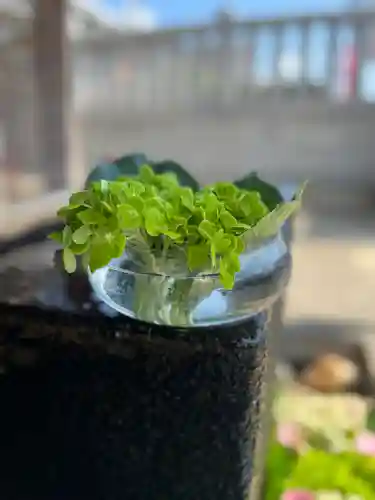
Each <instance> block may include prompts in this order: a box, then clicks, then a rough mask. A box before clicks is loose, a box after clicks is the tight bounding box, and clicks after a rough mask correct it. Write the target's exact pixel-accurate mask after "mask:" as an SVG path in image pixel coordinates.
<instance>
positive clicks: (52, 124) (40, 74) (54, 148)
mask: <svg viewBox="0 0 375 500" xmlns="http://www.w3.org/2000/svg"><path fill="white" fill-rule="evenodd" d="M66 11H67V1H66V0H53V1H51V0H36V2H35V18H34V24H33V42H34V45H33V47H34V78H35V80H34V81H35V91H36V92H35V94H36V104H37V106H36V121H37V123H36V136H37V137H36V140H37V150H38V159H39V165H40V169H41V171H42V172H43V174H44V175H46V178H47V182H48V186H49V189H50V190H56V189H62V188H63V187H64V186H65V183H66V172H67V162H68V133H67V128H68V116H69V99H68V82H69V75H68V74H67V70H68V68H67V63H66V55H67V45H68V40H67V31H66Z"/></svg>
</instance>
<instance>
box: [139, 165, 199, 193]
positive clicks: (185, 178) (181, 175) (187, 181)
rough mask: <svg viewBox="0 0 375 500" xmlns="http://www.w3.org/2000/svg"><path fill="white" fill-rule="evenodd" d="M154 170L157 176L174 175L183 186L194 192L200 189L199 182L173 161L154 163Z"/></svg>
mask: <svg viewBox="0 0 375 500" xmlns="http://www.w3.org/2000/svg"><path fill="white" fill-rule="evenodd" d="M145 163H147V162H145ZM152 168H153V170H154V172H155V173H156V174H165V173H168V172H172V173H174V174H175V175H176V177H177V179H178V181H179V183H180V185H181V186H187V187H190V188H191V189H192V190H193V191H198V189H199V183H198V181H196V180H195V179H194V177H193V176H192V175H190V174H189V173H188V172H187V171H186V170H185V169H184V168H182V166H181V165H179V164H178V163H176V162H174V161H172V160H164V161H161V162H158V163H153V164H152Z"/></svg>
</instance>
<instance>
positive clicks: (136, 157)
mask: <svg viewBox="0 0 375 500" xmlns="http://www.w3.org/2000/svg"><path fill="white" fill-rule="evenodd" d="M147 163H149V162H148V160H147V157H146V156H145V155H144V154H142V153H135V154H130V155H126V156H122V157H120V158H118V159H116V160H114V161H113V162H112V163H103V164H101V165H98V166H97V167H95V168H94V169H93V170H92V171H91V173H90V175H89V176H88V178H87V180H86V183H85V186H86V187H87V186H89V185H90V184H91V183H93V182H96V181H101V180H106V181H115V180H116V179H118V178H119V177H124V176H126V177H134V176H136V175H138V174H139V168H140V167H141V166H142V165H144V164H147Z"/></svg>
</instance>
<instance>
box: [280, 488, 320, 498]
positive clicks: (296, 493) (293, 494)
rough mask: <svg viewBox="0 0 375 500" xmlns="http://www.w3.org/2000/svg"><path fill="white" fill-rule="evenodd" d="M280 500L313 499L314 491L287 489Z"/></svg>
mask: <svg viewBox="0 0 375 500" xmlns="http://www.w3.org/2000/svg"><path fill="white" fill-rule="evenodd" d="M280 500H315V493H313V492H312V491H308V490H287V491H284V493H283V495H282V497H281V499H280Z"/></svg>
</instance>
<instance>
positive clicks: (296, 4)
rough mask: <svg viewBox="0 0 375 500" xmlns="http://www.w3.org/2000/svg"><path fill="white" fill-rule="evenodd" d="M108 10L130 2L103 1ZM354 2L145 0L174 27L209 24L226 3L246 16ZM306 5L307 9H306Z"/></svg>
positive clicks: (333, 7)
mask: <svg viewBox="0 0 375 500" xmlns="http://www.w3.org/2000/svg"><path fill="white" fill-rule="evenodd" d="M102 1H103V2H105V3H106V5H107V6H108V8H113V9H116V8H118V9H119V10H121V8H122V7H123V6H124V4H126V3H130V2H127V0H102ZM350 1H351V0H266V1H263V2H261V1H260V0H142V1H141V3H143V5H145V6H148V7H150V8H151V9H152V10H153V11H154V12H155V13H156V15H157V17H158V21H159V24H161V25H164V26H165V25H174V24H185V23H191V22H199V21H205V20H207V19H209V18H210V17H212V16H213V15H214V13H215V11H217V9H218V7H219V6H220V5H223V4H224V3H225V2H227V4H231V5H232V6H233V9H234V10H235V11H236V12H237V13H238V14H240V15H244V16H262V15H274V14H290V13H298V12H306V11H308V12H314V11H327V10H328V11H332V10H336V9H342V8H347V6H348V5H350ZM302 4H303V7H302Z"/></svg>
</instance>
